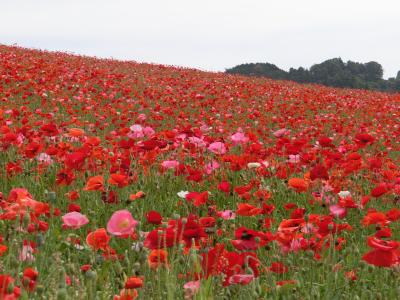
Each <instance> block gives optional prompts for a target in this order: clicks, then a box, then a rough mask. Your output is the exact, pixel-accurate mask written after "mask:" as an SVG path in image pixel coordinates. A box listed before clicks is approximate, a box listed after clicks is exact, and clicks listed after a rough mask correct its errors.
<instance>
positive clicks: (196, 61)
mask: <svg viewBox="0 0 400 300" xmlns="http://www.w3.org/2000/svg"><path fill="white" fill-rule="evenodd" d="M0 43H1V44H14V43H16V44H18V45H20V46H25V47H34V48H40V49H48V50H62V51H69V52H74V53H78V54H86V55H94V56H98V57H113V58H117V59H126V60H135V61H140V62H154V63H162V64H169V65H179V66H188V67H196V68H200V69H203V70H210V71H223V70H224V69H225V68H229V67H233V66H235V65H237V64H240V63H245V62H271V63H274V64H276V65H277V66H279V67H281V68H283V69H286V70H287V69H289V68H290V67H299V66H304V67H310V66H311V65H312V64H313V63H318V62H321V61H323V60H325V59H328V58H333V57H341V58H342V59H343V60H345V61H347V60H354V61H360V62H367V61H371V60H374V61H377V62H379V63H381V64H382V65H383V68H384V70H385V77H391V76H396V74H397V71H398V70H400V1H398V0H379V1H369V0H363V1H361V0H360V1H359V0H335V1H328V0H291V1H288V0H275V1H269V0H197V1H194V0H141V1H136V0H131V1H124V0H107V1H103V0H68V1H58V0H25V1H22V0H0Z"/></svg>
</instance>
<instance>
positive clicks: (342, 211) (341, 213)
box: [329, 204, 347, 219]
mask: <svg viewBox="0 0 400 300" xmlns="http://www.w3.org/2000/svg"><path fill="white" fill-rule="evenodd" d="M329 211H330V213H331V215H332V216H334V217H337V218H339V219H342V218H344V217H345V216H346V214H347V210H346V208H344V207H341V206H339V205H336V204H334V205H331V206H329Z"/></svg>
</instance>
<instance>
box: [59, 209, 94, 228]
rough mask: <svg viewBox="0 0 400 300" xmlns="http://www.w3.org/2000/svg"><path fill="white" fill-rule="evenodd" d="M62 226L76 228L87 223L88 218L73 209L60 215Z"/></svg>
mask: <svg viewBox="0 0 400 300" xmlns="http://www.w3.org/2000/svg"><path fill="white" fill-rule="evenodd" d="M62 220H63V222H64V224H63V227H66V228H72V229H78V228H81V227H82V226H84V225H86V224H87V223H89V219H88V218H87V217H86V216H85V215H82V214H81V213H79V212H76V211H73V212H70V213H67V214H65V215H64V216H62Z"/></svg>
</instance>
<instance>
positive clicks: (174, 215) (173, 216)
mask: <svg viewBox="0 0 400 300" xmlns="http://www.w3.org/2000/svg"><path fill="white" fill-rule="evenodd" d="M180 218H181V216H180V215H178V214H173V215H172V219H174V220H179V219H180Z"/></svg>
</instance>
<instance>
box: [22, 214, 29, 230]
mask: <svg viewBox="0 0 400 300" xmlns="http://www.w3.org/2000/svg"><path fill="white" fill-rule="evenodd" d="M30 222H31V217H30V216H29V213H28V212H26V213H25V214H24V217H23V219H22V224H23V225H24V227H27V226H28V225H29V223H30Z"/></svg>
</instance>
